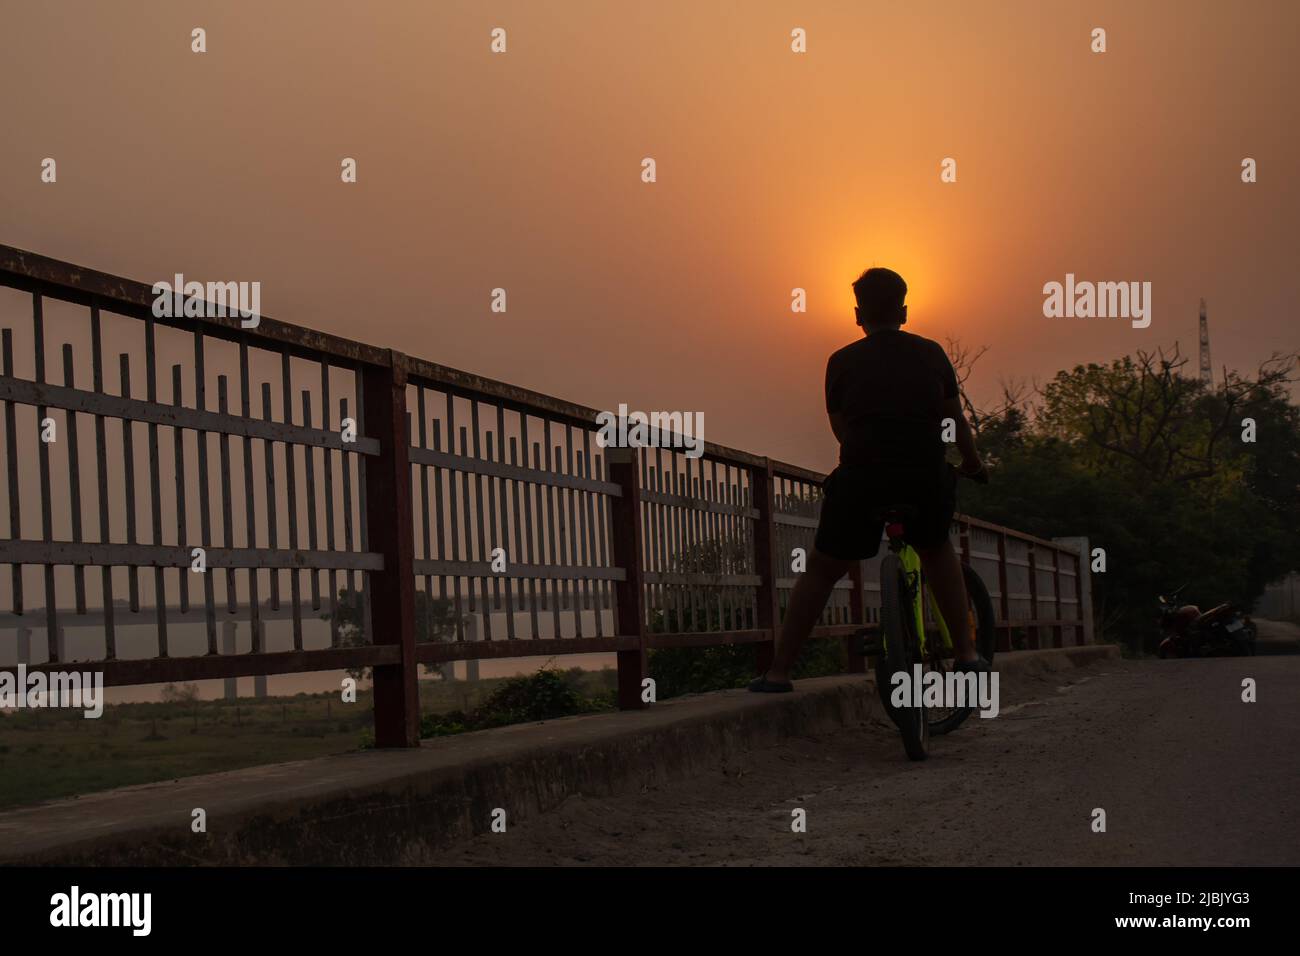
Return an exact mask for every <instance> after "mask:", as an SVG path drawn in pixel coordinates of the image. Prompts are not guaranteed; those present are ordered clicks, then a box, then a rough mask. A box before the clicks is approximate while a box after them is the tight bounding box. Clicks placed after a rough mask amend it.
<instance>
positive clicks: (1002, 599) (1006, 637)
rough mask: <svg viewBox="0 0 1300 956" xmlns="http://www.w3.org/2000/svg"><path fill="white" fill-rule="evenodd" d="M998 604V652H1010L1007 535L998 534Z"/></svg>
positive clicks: (1003, 533) (1003, 532) (1002, 532)
mask: <svg viewBox="0 0 1300 956" xmlns="http://www.w3.org/2000/svg"><path fill="white" fill-rule="evenodd" d="M998 604H999V605H1000V611H1001V616H1002V620H1001V622H1000V623H1001V624H1002V627H1000V628H998V630H999V632H1000V633H999V635H998V650H1000V651H1009V650H1011V601H1010V599H1009V598H1008V597H1007V533H1006V532H1005V531H999V532H998Z"/></svg>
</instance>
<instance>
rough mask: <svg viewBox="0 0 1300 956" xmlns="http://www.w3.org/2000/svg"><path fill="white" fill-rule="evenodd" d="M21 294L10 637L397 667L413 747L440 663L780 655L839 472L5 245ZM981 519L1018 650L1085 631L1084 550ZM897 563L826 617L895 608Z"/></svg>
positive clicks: (843, 586) (385, 679)
mask: <svg viewBox="0 0 1300 956" xmlns="http://www.w3.org/2000/svg"><path fill="white" fill-rule="evenodd" d="M0 293H3V295H4V296H5V298H0V326H3V328H0V335H2V336H3V368H2V369H0V373H2V374H0V404H2V405H3V412H4V414H3V423H2V428H3V443H2V444H0V447H2V448H3V455H4V462H5V468H4V481H3V482H0V485H2V486H3V492H4V497H3V498H0V501H2V502H3V503H4V507H3V508H0V510H2V511H4V512H5V513H7V515H8V529H7V535H6V537H5V538H3V539H0V565H7V566H8V569H9V570H8V573H7V574H3V575H0V638H3V639H4V640H6V641H8V640H13V641H14V643H13V644H12V645H11V646H12V647H13V651H12V653H10V652H9V651H7V650H6V649H5V648H4V646H3V645H0V655H3V654H10V656H11V657H12V658H13V659H15V660H16V662H17V663H23V664H27V665H29V666H30V667H32V668H36V669H39V668H44V669H47V670H57V669H59V667H60V665H63V664H66V663H67V662H68V661H70V660H73V659H76V660H79V661H91V662H94V666H95V668H96V669H97V670H102V671H103V673H104V677H105V682H106V683H107V684H109V685H125V684H144V683H156V682H164V681H181V680H198V679H207V678H230V677H238V676H247V675H263V674H280V673H289V672H301V671H320V670H337V669H341V668H358V667H371V668H373V675H374V689H375V722H376V741H377V743H379V744H380V745H381V746H401V745H411V744H413V743H415V742H416V740H417V739H418V718H419V714H418V696H417V693H416V679H417V669H418V666H419V665H420V664H435V663H441V662H447V661H451V660H469V659H482V658H488V657H520V656H527V655H557V654H573V653H591V652H615V653H616V654H617V660H618V681H619V701H620V705H621V706H623V707H628V708H632V707H639V706H641V682H642V680H643V678H644V677H645V676H646V673H647V652H648V651H649V650H650V649H652V648H663V647H684V646H687V647H689V646H701V647H702V646H708V645H718V644H737V643H752V644H755V645H756V646H757V647H758V657H759V663H761V662H762V660H763V659H764V658H765V656H766V655H767V654H769V653H770V647H771V644H770V642H771V640H772V635H773V631H774V628H775V627H776V626H777V625H778V624H779V621H780V618H781V612H782V607H783V606H784V603H785V600H786V599H787V596H788V591H789V589H790V588H791V587H792V586H793V580H794V572H793V570H791V569H792V567H793V564H792V558H793V556H794V555H795V554H796V549H800V548H802V549H804V550H805V551H809V550H811V544H812V536H813V533H814V530H815V528H816V524H817V514H818V509H819V507H820V495H821V490H820V489H821V481H822V479H823V477H824V476H823V475H821V474H818V473H816V472H812V471H807V470H805V469H801V468H797V467H794V466H791V465H786V464H781V463H778V462H773V461H770V460H768V459H766V458H761V457H757V456H754V455H750V454H747V453H745V452H741V451H737V450H735V449H730V448H725V447H722V446H719V445H715V444H712V443H706V444H705V445H704V453H703V455H702V456H701V457H698V458H692V457H689V456H687V455H685V454H684V453H683V452H682V451H680V450H673V449H667V448H651V449H619V448H603V447H601V445H600V443H599V442H598V441H597V434H598V427H597V424H596V422H597V417H596V416H597V412H596V410H594V409H590V408H585V407H583V406H580V405H575V404H571V403H568V402H564V401H560V400H558V399H554V398H550V397H548V396H544V395H540V394H538V393H535V392H531V391H528V390H526V389H521V388H517V387H514V386H511V385H507V384H503V383H500V382H495V381H491V380H488V379H483V378H480V377H478V376H474V375H471V374H468V373H465V372H461V371H457V370H455V369H450V368H446V367H443V366H439V365H435V364H433V363H430V362H425V361H422V360H419V359H414V358H411V357H408V356H405V355H402V354H400V353H397V352H393V351H389V350H384V349H378V348H374V347H371V346H367V345H362V344H359V343H356V342H351V341H347V340H344V339H341V338H338V337H335V336H331V335H326V334H323V333H319V332H315V331H311V330H309V329H304V328H299V327H296V326H292V325H287V324H284V323H281V322H276V321H273V320H271V319H267V318H265V317H263V318H261V320H260V323H259V324H258V325H257V327H256V328H243V327H242V326H241V324H240V322H239V320H238V319H236V318H223V317H215V318H157V317H155V316H154V314H153V303H154V299H155V294H154V292H153V290H152V287H151V286H150V285H147V284H144V283H139V282H135V281H131V280H128V279H122V278H119V277H116V276H111V275H106V274H104V273H99V272H95V271H92V270H88V269H83V268H80V267H78V266H75V265H71V264H69V263H65V262H60V261H57V260H53V259H49V258H46V257H43V256H38V255H34V254H32V253H28V252H24V251H22V250H18V249H13V248H10V247H5V246H0ZM52 343H57V351H56V348H55V347H54V345H52ZM114 353H115V354H114ZM56 356H57V360H55V357H56ZM168 373H169V374H168ZM353 430H354V431H355V434H353V433H352V432H353ZM38 506H39V507H38ZM953 534H954V538H955V541H956V542H957V544H958V545H959V547H960V550H961V552H962V554H963V557H964V558H965V559H966V560H968V561H969V562H970V563H971V564H972V566H973V567H974V568H975V569H976V570H977V571H978V572H979V573H980V575H981V576H982V577H983V578H984V580H985V582H986V583H987V584H988V587H989V591H990V593H991V594H992V595H993V598H994V601H995V604H996V607H997V611H998V625H999V628H1000V631H1001V633H1002V638H1001V640H1002V644H1003V646H1004V647H1006V646H1009V644H1010V642H1011V636H1012V633H1013V632H1018V633H1019V635H1020V636H1022V637H1023V640H1024V642H1025V644H1026V646H1031V647H1037V646H1042V645H1046V644H1051V645H1055V646H1061V645H1062V644H1074V643H1082V641H1083V640H1084V633H1085V629H1084V621H1083V618H1084V602H1083V600H1082V597H1083V595H1082V588H1083V583H1082V581H1083V575H1082V574H1081V567H1080V557H1079V555H1078V554H1077V553H1076V552H1075V551H1074V550H1071V549H1069V548H1065V547H1062V546H1059V545H1056V544H1053V543H1052V542H1049V541H1044V540H1041V539H1037V538H1034V537H1031V536H1028V535H1024V534H1020V533H1018V532H1015V531H1012V530H1010V529H1007V528H1002V527H998V526H996V525H991V524H987V523H984V522H980V521H976V520H974V519H970V518H966V517H960V516H959V517H958V519H957V520H956V522H955V526H954V529H953ZM196 548H198V549H202V552H201V555H202V560H203V561H204V562H205V564H206V570H204V571H202V572H201V573H200V572H199V571H196V570H195V565H196V561H197V560H199V558H198V557H196V552H195V549H196ZM878 561H879V558H876V559H874V560H873V561H870V562H861V563H860V565H859V567H858V568H857V571H856V572H855V573H854V574H853V575H852V576H851V577H850V578H847V579H845V580H844V581H842V582H840V585H839V586H838V587H837V588H836V590H835V593H834V595H833V597H832V599H831V601H830V604H829V606H828V607H827V610H826V612H825V613H824V615H823V617H822V620H821V625H820V626H819V627H818V628H817V630H816V631H815V635H816V636H819V637H823V638H826V637H830V638H834V637H844V636H847V635H848V634H850V633H852V632H853V631H854V630H856V629H857V628H858V627H860V626H862V625H863V624H867V625H871V624H874V623H875V622H876V617H877V613H878V608H879V593H878V585H877V584H876V580H877V574H876V569H877V563H876V562H878ZM218 625H220V628H219V627H218ZM232 625H233V626H232ZM219 632H220V633H222V635H223V640H222V641H220V642H218V638H217V635H218V633H219ZM236 635H238V640H235V639H234V638H235V636H236ZM219 644H220V646H219ZM232 647H234V649H235V651H236V652H235V653H230V649H231V648H232ZM850 667H851V669H853V670H859V671H860V670H862V669H863V661H862V660H861V659H858V658H855V657H853V655H852V654H850ZM0 669H6V670H12V669H13V668H12V667H4V668H0Z"/></svg>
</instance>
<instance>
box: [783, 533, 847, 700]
mask: <svg viewBox="0 0 1300 956" xmlns="http://www.w3.org/2000/svg"><path fill="white" fill-rule="evenodd" d="M851 567H853V562H852V561H841V560H840V559H839V558H832V557H830V556H829V555H825V554H822V553H821V552H820V551H818V550H817V549H816V548H813V549H812V554H810V555H809V556H808V569H807V570H806V571H804V573H803V574H801V575H799V577H798V579H797V580H796V581H795V582H794V591H793V592H791V594H790V604H789V606H787V607H786V609H785V620H783V621H782V622H781V635H780V636H779V637H778V638H777V641H776V649H775V651H774V652H773V655H772V666H771V667H769V668H768V669H767V679H768V680H770V681H773V682H782V681H788V680H789V679H790V671H791V670H792V669H793V668H794V665H795V661H797V660H798V659H799V648H800V647H801V646H802V645H803V642H804V639H805V638H806V637H807V636H808V635H809V633H811V631H812V629H813V625H815V624H816V623H817V618H819V617H821V613H822V610H823V609H825V607H826V599H827V598H829V597H830V596H831V590H832V589H833V588H834V587H835V584H836V582H838V581H839V579H840V578H842V577H844V575H846V574H848V573H849V569H850V568H851Z"/></svg>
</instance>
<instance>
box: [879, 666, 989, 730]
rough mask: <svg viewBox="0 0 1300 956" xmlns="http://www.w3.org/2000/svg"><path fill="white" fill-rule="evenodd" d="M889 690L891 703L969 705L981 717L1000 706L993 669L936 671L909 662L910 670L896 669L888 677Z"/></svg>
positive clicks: (897, 704)
mask: <svg viewBox="0 0 1300 956" xmlns="http://www.w3.org/2000/svg"><path fill="white" fill-rule="evenodd" d="M889 683H890V686H891V687H893V690H892V691H891V692H890V695H889V704H890V706H891V707H895V708H903V707H920V706H922V705H924V706H926V707H936V708H938V707H944V708H947V707H972V708H975V709H977V710H979V712H980V716H981V717H996V716H997V715H998V712H999V711H1000V710H1001V706H1000V705H999V703H998V672H997V671H978V672H976V671H964V672H963V671H947V672H944V673H940V672H939V671H925V672H924V673H923V672H922V667H921V665H920V664H913V665H912V673H910V674H909V673H908V672H907V671H896V672H895V673H894V675H893V676H892V677H890V679H889Z"/></svg>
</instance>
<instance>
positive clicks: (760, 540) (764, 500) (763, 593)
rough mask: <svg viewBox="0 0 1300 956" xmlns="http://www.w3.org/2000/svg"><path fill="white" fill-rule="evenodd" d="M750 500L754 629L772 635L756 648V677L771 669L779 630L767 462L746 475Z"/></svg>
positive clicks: (772, 503) (772, 480)
mask: <svg viewBox="0 0 1300 956" xmlns="http://www.w3.org/2000/svg"><path fill="white" fill-rule="evenodd" d="M749 482H750V498H751V501H752V503H753V506H754V508H755V510H757V511H758V517H757V518H756V519H754V572H755V573H756V574H757V575H758V577H759V580H760V583H759V585H758V588H757V590H756V592H755V594H754V599H755V602H756V606H757V612H756V614H757V616H756V618H755V620H754V627H755V628H757V629H759V630H763V631H771V632H772V640H770V641H763V642H761V643H759V644H756V645H755V648H756V651H755V661H754V663H755V664H756V665H757V667H756V669H757V671H758V673H760V674H765V673H767V669H768V668H769V667H771V666H772V654H773V652H774V650H775V648H776V635H777V628H779V627H780V626H781V605H780V598H779V596H778V594H777V587H776V579H777V573H776V571H777V567H776V522H775V521H774V520H773V517H774V515H775V512H776V480H775V478H774V477H773V475H772V463H771V462H770V461H768V462H766V463H765V464H764V466H763V467H762V468H754V469H753V470H751V471H750V473H749Z"/></svg>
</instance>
